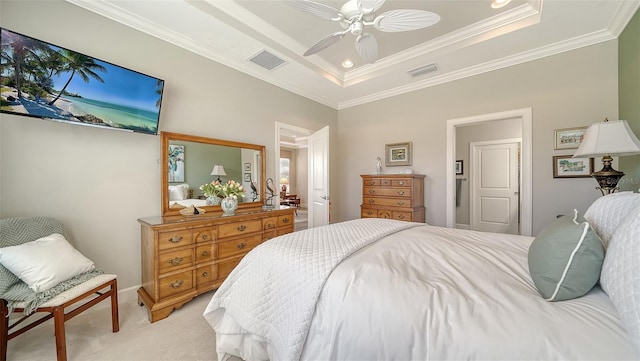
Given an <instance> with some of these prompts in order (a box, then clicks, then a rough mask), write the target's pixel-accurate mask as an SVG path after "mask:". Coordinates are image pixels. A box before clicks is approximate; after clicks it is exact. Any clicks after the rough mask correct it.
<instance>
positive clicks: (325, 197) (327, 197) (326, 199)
mask: <svg viewBox="0 0 640 361" xmlns="http://www.w3.org/2000/svg"><path fill="white" fill-rule="evenodd" d="M320 198H322V199H324V200H325V201H328V200H329V199H331V197H329V196H322V197H320Z"/></svg>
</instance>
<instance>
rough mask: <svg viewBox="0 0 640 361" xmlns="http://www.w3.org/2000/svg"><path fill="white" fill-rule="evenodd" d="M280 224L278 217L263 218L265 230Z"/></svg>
mask: <svg viewBox="0 0 640 361" xmlns="http://www.w3.org/2000/svg"><path fill="white" fill-rule="evenodd" d="M277 226H278V217H269V218H264V219H263V220H262V229H264V230H265V231H268V230H271V229H275V228H276V227H277Z"/></svg>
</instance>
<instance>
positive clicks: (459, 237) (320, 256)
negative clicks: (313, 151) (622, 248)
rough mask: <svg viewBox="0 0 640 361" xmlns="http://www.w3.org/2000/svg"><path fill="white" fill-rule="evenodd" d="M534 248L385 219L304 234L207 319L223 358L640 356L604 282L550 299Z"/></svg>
mask: <svg viewBox="0 0 640 361" xmlns="http://www.w3.org/2000/svg"><path fill="white" fill-rule="evenodd" d="M638 201H640V197H637V201H634V202H636V205H637V204H640V203H638ZM610 203H611V202H610ZM614 203H616V202H614ZM617 203H620V202H617ZM591 213H592V214H594V213H595V212H591ZM636 213H638V214H637V215H636V218H638V219H640V212H636ZM636 225H640V223H639V222H637V221H636ZM407 227H408V228H407ZM607 227H609V228H611V226H610V225H609V224H605V225H604V226H603V227H602V228H603V229H604V230H605V231H606V229H605V228H607ZM630 227H631V228H633V229H635V228H638V227H636V226H635V225H632V226H629V227H627V229H630ZM615 228H618V227H614V229H615ZM622 228H624V227H622ZM611 232H613V231H611ZM634 232H635V233H634V234H635V236H634V237H636V238H637V234H638V232H637V231H634ZM629 233H633V232H629ZM607 238H609V237H607ZM533 240H534V238H532V237H523V236H513V235H504V234H493V233H481V232H473V231H464V230H457V229H447V228H442V227H434V226H429V225H424V224H409V223H407V222H396V221H389V220H377V219H362V220H354V221H349V222H343V223H338V224H334V225H331V226H327V227H319V228H313V229H309V230H305V231H301V232H294V233H292V234H289V235H285V236H281V237H278V238H276V239H273V240H271V241H269V242H266V243H264V244H263V245H261V246H259V247H257V248H256V249H254V250H253V251H252V252H250V253H249V254H248V255H247V256H245V258H244V259H243V260H242V262H241V263H240V264H239V265H238V267H236V269H234V271H233V272H232V273H231V275H230V276H229V277H228V278H227V280H226V281H225V283H224V284H223V285H222V286H221V287H220V289H219V290H218V291H216V294H215V295H214V296H213V298H212V300H211V302H210V304H209V305H208V307H207V309H206V311H205V313H204V317H205V318H206V319H207V321H208V322H209V323H210V324H211V326H212V327H213V328H214V330H215V331H216V347H217V352H218V355H219V359H220V360H224V359H225V358H226V357H228V355H235V356H238V357H240V358H243V359H245V360H267V359H270V360H298V359H300V360H392V359H393V360H461V359H492V360H497V359H500V360H514V359H519V360H524V359H527V360H530V359H545V360H548V359H563V360H587V359H590V360H591V359H593V360H614V359H615V360H626V359H638V353H637V350H636V349H635V348H634V344H633V341H632V339H633V340H635V339H634V338H635V337H637V334H635V333H634V331H633V330H631V331H630V330H629V329H628V327H625V325H623V322H622V321H621V320H620V317H619V313H620V310H618V309H616V306H617V305H616V306H614V303H615V302H612V300H611V299H610V297H609V296H608V295H607V294H606V293H605V292H603V290H602V289H601V288H600V287H599V286H596V287H594V288H593V289H591V291H589V292H588V293H587V294H586V295H584V296H582V297H578V298H575V299H571V300H566V301H560V302H549V301H546V300H545V299H544V298H543V297H541V296H540V294H539V293H538V290H537V289H536V285H534V283H533V281H532V278H531V276H530V274H529V267H528V261H527V255H528V250H529V246H530V244H531V243H532V241H533ZM607 241H608V239H607ZM614 253H615V252H614ZM637 261H638V262H639V263H640V259H639V260H637ZM605 262H606V261H605ZM334 266H335V268H334ZM636 303H637V302H636ZM638 307H640V306H638ZM624 312H626V310H625V311H624ZM630 334H631V335H632V336H630ZM636 341H637V340H636Z"/></svg>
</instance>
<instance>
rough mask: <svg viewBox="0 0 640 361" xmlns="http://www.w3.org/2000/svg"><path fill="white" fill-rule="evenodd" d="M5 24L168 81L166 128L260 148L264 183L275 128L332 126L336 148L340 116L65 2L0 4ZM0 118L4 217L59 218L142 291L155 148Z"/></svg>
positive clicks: (0, 212)
mask: <svg viewBox="0 0 640 361" xmlns="http://www.w3.org/2000/svg"><path fill="white" fill-rule="evenodd" d="M0 23H1V25H2V27H5V28H7V29H10V30H13V31H16V32H19V33H23V34H25V35H29V36H32V37H35V38H37V39H41V40H44V41H48V42H51V43H53V44H56V45H60V46H63V47H67V48H70V49H72V50H75V51H78V52H81V53H85V54H88V55H91V56H93V57H95V58H98V59H101V60H105V61H109V62H111V63H114V64H118V65H121V66H124V67H127V68H130V69H134V70H137V71H139V72H142V73H146V74H149V75H152V76H155V77H159V78H161V79H164V80H165V92H164V99H163V104H162V111H161V120H160V129H161V130H164V131H171V132H177V133H186V134H194V135H201V136H207V137H212V138H220V139H229V140H234V141H240V142H246V143H255V144H264V145H266V148H267V159H266V164H267V173H266V174H267V176H268V177H273V178H275V177H276V176H277V173H276V172H277V170H274V169H273V165H274V134H275V121H281V122H286V123H287V124H292V125H295V126H299V127H303V128H307V129H312V130H317V129H320V128H322V127H324V126H326V125H330V127H331V137H332V138H333V139H337V129H338V127H337V111H336V110H334V109H331V108H328V107H326V106H323V105H320V104H318V103H316V102H313V101H311V100H308V99H306V98H303V97H300V96H298V95H295V94H292V93H290V92H288V91H285V90H282V89H280V88H278V87H275V86H272V85H270V84H268V83H265V82H263V81H260V80H257V79H255V78H252V77H249V76H247V75H245V74H242V73H240V72H237V71H234V70H231V69H230V68H228V67H225V66H223V65H220V64H218V63H215V62H213V61H210V60H208V59H205V58H203V57H200V56H197V55H194V54H192V53H189V52H187V51H185V50H183V49H181V48H178V47H176V46H173V45H171V44H169V43H166V42H164V41H161V40H158V39H156V38H152V37H150V36H148V35H145V34H143V33H141V32H138V31H135V30H132V29H130V28H127V27H125V26H123V25H120V24H119V23H115V22H113V21H110V20H108V19H106V18H103V17H100V16H97V15H94V14H93V13H90V12H88V11H86V10H84V9H81V8H79V7H77V6H75V5H72V4H69V3H67V2H64V1H62V0H49V1H7V0H2V1H0ZM0 117H1V119H0V169H2V172H1V174H0V200H1V203H0V217H3V218H6V217H14V216H33V215H43V216H52V217H56V218H58V219H60V220H62V221H63V222H64V223H65V224H66V226H67V231H68V232H69V233H70V235H71V238H72V242H73V243H74V244H75V245H76V247H77V248H78V249H79V250H80V251H81V252H83V253H84V254H85V255H86V256H87V257H89V258H91V259H93V260H94V261H95V262H96V264H97V266H98V267H100V268H103V269H104V270H105V271H108V272H115V273H117V274H118V277H119V281H118V282H119V285H120V288H126V287H131V286H134V285H138V284H140V227H139V225H138V222H137V219H138V218H142V217H150V216H158V215H159V214H160V209H161V208H160V159H159V158H160V138H159V137H157V136H151V135H142V134H130V133H124V132H117V131H113V130H105V129H95V128H88V127H82V126H77V125H68V124H59V123H53V122H49V121H44V120H37V119H31V118H26V117H19V116H13V115H6V114H2V115H0ZM247 129H250V130H251V131H247ZM336 146H337V142H336V141H332V143H331V144H330V147H332V148H335V147H336ZM332 152H333V153H334V154H337V153H338V152H337V150H335V151H332ZM332 161H333V165H332V167H335V169H334V170H333V171H332V174H337V164H338V163H337V160H332ZM331 182H335V179H334V178H332V179H331Z"/></svg>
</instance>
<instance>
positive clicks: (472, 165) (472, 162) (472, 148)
mask: <svg viewBox="0 0 640 361" xmlns="http://www.w3.org/2000/svg"><path fill="white" fill-rule="evenodd" d="M496 144H518V147H519V148H520V158H522V138H505V139H494V140H485V141H480V142H471V143H469V229H472V230H474V229H475V228H474V227H473V225H474V222H473V221H474V220H476V219H475V216H474V215H475V211H476V210H475V209H474V207H475V206H476V205H477V204H476V202H477V201H478V200H477V199H476V197H477V194H476V191H477V190H476V187H475V186H476V183H475V182H476V181H477V179H476V177H475V175H476V174H475V173H474V172H476V171H477V169H478V164H477V163H476V157H475V152H476V151H477V149H478V147H482V146H487V145H496ZM518 164H520V165H522V160H521V159H518ZM471 179H473V181H471ZM521 188H522V169H521V167H518V219H521V217H520V213H521V212H522V209H521V205H522V199H521V196H522V192H521V190H520V189H521ZM476 221H477V220H476ZM520 226H521V225H518V234H520V232H521V229H520V228H521V227H520Z"/></svg>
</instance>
